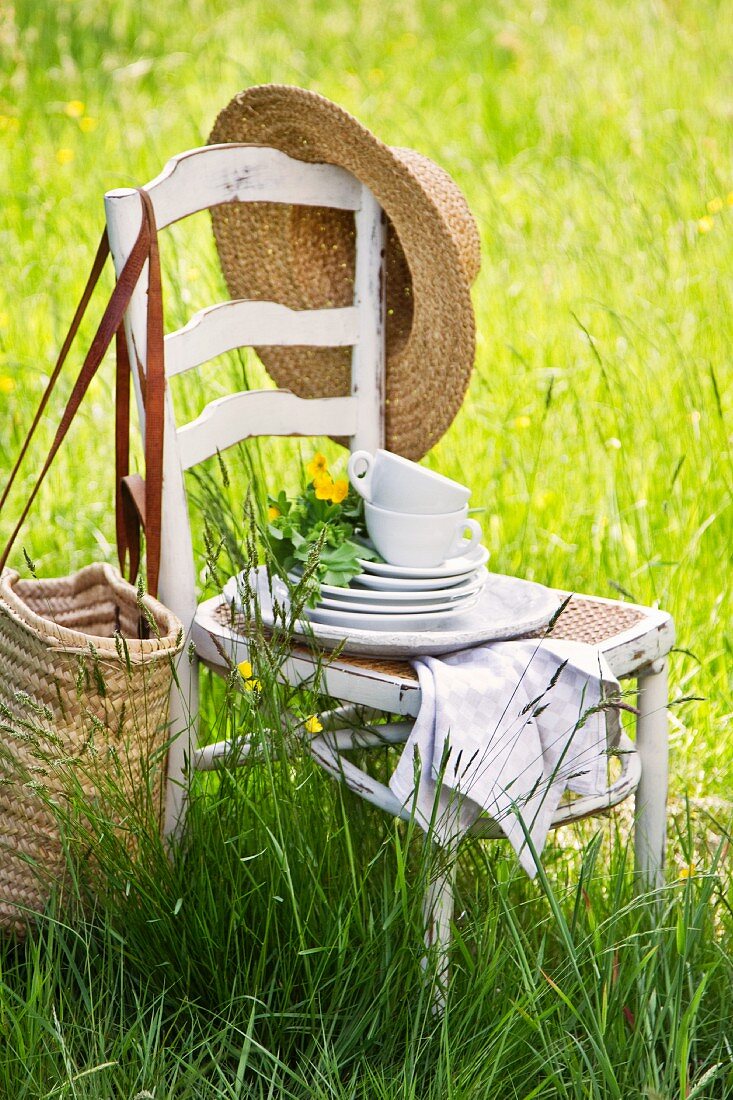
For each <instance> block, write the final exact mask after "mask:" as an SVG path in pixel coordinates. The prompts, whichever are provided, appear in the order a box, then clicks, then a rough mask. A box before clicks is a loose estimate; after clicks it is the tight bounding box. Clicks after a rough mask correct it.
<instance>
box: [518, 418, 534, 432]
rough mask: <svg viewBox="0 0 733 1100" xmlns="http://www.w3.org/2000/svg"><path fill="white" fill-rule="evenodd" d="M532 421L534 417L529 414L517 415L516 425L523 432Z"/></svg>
mask: <svg viewBox="0 0 733 1100" xmlns="http://www.w3.org/2000/svg"><path fill="white" fill-rule="evenodd" d="M531 423H532V419H531V417H529V416H516V417H515V418H514V427H515V428H516V429H517V431H519V432H523V431H524V429H525V428H528V427H529V426H530V424H531Z"/></svg>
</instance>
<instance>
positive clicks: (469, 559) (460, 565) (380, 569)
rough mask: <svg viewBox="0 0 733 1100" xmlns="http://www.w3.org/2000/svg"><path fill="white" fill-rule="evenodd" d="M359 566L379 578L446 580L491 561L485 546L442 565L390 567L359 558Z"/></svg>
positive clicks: (382, 563) (448, 560)
mask: <svg viewBox="0 0 733 1100" xmlns="http://www.w3.org/2000/svg"><path fill="white" fill-rule="evenodd" d="M356 560H357V561H358V562H359V565H360V566H361V567H362V569H363V570H364V572H365V573H366V574H376V576H378V577H412V578H414V579H416V580H423V579H426V578H427V579H438V578H440V579H441V580H442V579H445V578H446V577H457V576H459V575H460V574H462V573H470V572H471V571H472V570H474V569H478V567H479V566H480V565H485V564H486V562H487V561H488V560H489V551H488V550H487V549H486V547H485V546H479V547H478V548H477V549H476V550H472V551H471V553H470V554H463V555H462V556H461V557H459V558H448V559H447V561H444V562H442V563H441V564H440V565H430V566H427V565H426V566H420V565H388V564H387V562H386V561H367V560H366V558H357V559H356Z"/></svg>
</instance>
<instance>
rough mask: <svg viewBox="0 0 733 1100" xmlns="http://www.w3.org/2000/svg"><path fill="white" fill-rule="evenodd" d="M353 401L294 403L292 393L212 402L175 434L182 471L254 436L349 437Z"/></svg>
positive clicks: (254, 393)
mask: <svg viewBox="0 0 733 1100" xmlns="http://www.w3.org/2000/svg"><path fill="white" fill-rule="evenodd" d="M357 416H358V406H357V402H356V399H355V398H353V397H322V398H309V399H307V398H303V397H296V395H295V394H294V393H291V392H290V390H245V391H243V392H241V393H232V394H228V395H227V396H226V397H219V398H217V400H216V401H211V402H210V403H209V404H208V405H207V406H206V408H205V409H204V410H203V412H202V413H201V415H200V416H199V417H198V418H197V419H196V420H192V421H191V423H190V424H185V425H184V426H183V427H182V428H179V429H178V447H179V453H180V456H181V463H182V465H183V468H184V470H188V469H190V468H191V467H192V466H196V465H197V464H198V463H199V462H203V461H204V459H206V458H211V456H212V455H214V454H216V452H217V451H224V450H226V448H227V447H231V446H233V444H235V443H239V442H240V441H241V440H243V439H250V438H252V437H253V436H258V435H349V434H350V433H351V430H352V429H355V428H356V424H357Z"/></svg>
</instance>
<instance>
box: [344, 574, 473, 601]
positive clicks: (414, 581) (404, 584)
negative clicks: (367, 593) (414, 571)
mask: <svg viewBox="0 0 733 1100" xmlns="http://www.w3.org/2000/svg"><path fill="white" fill-rule="evenodd" d="M477 573H478V570H477V569H473V570H471V571H470V572H469V573H459V574H458V576H457V577H423V578H416V577H378V576H377V575H376V573H375V574H373V575H371V574H369V573H359V574H358V576H356V577H354V579H353V581H352V582H351V583H352V585H354V586H356V585H358V586H359V588H370V589H373V590H376V591H378V592H384V593H387V592H417V593H418V595H421V594H422V593H423V592H434V591H437V592H448V591H450V590H451V589H453V588H457V587H458V586H459V585H462V584H467V583H468V582H469V581H471V580H472V579H473V578H474V576H476V575H477Z"/></svg>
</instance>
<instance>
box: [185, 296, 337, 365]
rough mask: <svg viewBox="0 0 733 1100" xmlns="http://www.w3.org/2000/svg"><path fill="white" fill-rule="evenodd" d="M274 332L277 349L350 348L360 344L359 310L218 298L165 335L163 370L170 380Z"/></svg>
mask: <svg viewBox="0 0 733 1100" xmlns="http://www.w3.org/2000/svg"><path fill="white" fill-rule="evenodd" d="M273 334H275V335H276V336H277V345H278V347H292V346H294V345H301V346H305V347H322V348H326V347H332V348H335V347H348V346H349V345H351V344H358V342H359V313H358V311H357V310H356V309H354V308H353V306H347V307H346V308H344V309H288V308H287V306H283V305H280V303H279V302H251V301H245V300H238V301H234V302H220V303H219V304H218V305H215V306H209V307H208V309H202V310H200V311H199V312H198V313H196V314H194V316H193V317H192V318H191V320H190V321H189V322H188V324H187V325H186V326H185V327H184V328H179V329H176V331H175V332H171V333H169V334H168V335H167V336H166V338H165V373H166V375H167V376H168V378H170V377H171V376H172V375H174V374H181V373H182V372H183V371H187V370H191V368H192V367H198V366H200V365H201V363H206V362H208V361H209V360H210V359H215V358H216V356H217V355H223V353H224V352H226V351H232V349H233V348H243V347H258V346H260V345H263V344H267V343H271V342H272V340H273Z"/></svg>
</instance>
